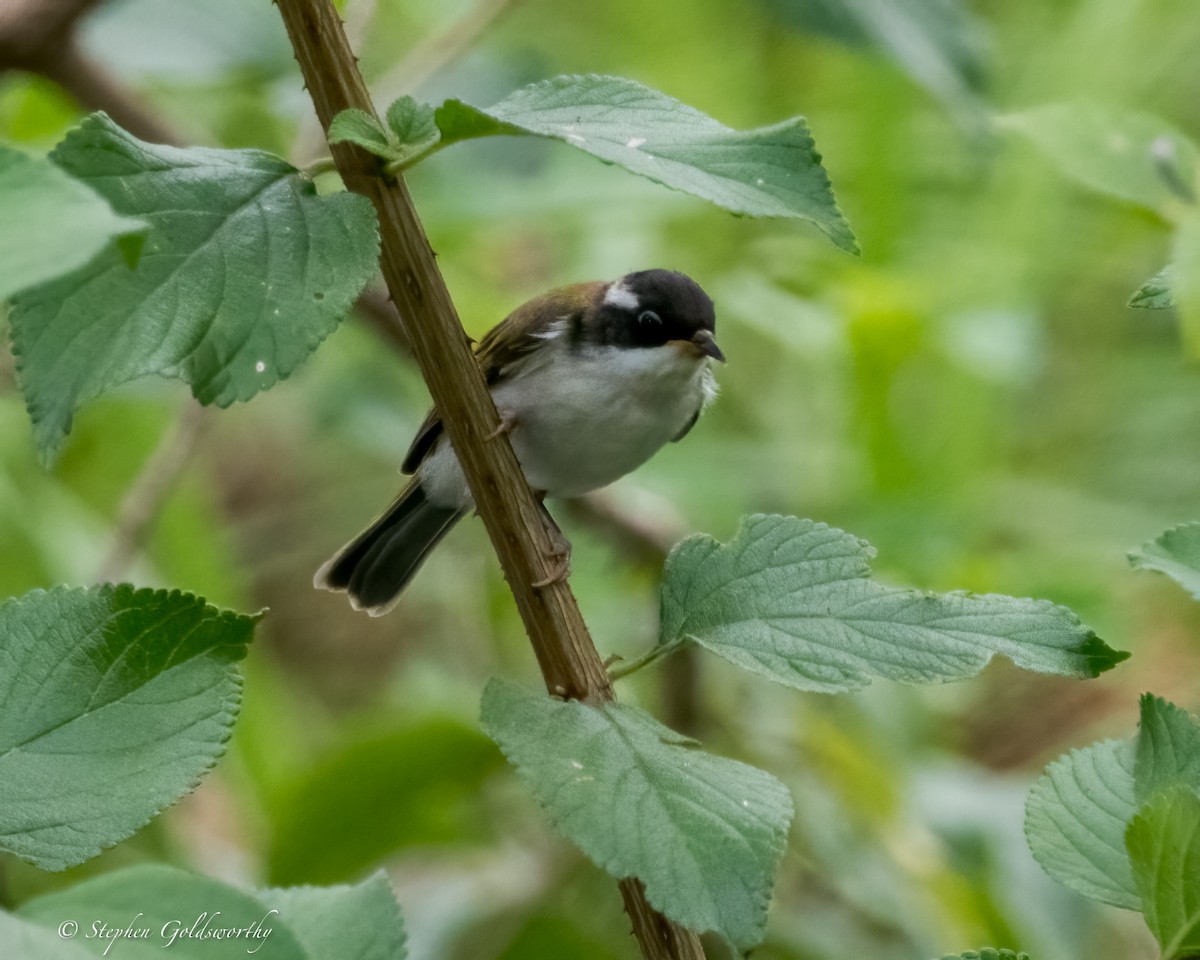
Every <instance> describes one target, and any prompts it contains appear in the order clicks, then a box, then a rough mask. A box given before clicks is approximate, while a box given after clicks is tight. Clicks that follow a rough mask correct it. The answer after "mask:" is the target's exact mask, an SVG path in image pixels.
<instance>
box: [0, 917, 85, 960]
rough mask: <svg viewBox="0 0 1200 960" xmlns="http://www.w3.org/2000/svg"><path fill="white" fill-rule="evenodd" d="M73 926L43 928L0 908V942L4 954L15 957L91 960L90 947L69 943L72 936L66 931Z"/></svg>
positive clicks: (46, 959)
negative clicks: (60, 929) (58, 928)
mask: <svg viewBox="0 0 1200 960" xmlns="http://www.w3.org/2000/svg"><path fill="white" fill-rule="evenodd" d="M65 922H67V923H68V924H69V923H70V922H71V921H70V920H67V921H65ZM75 922H78V921H75ZM73 929H74V928H73V927H71V926H69V925H68V926H66V927H64V928H63V930H62V932H61V933H60V931H58V930H47V929H46V928H45V927H44V926H41V925H39V924H36V923H32V922H30V921H28V920H23V919H21V918H20V917H14V916H13V915H12V914H11V913H5V912H4V911H3V910H0V943H2V944H4V949H5V951H7V953H6V956H10V957H13V958H15V960H92V957H93V956H94V954H93V953H92V952H91V951H90V950H88V949H87V948H86V947H83V946H80V945H79V944H76V943H73V942H72V941H73V939H74V937H73V936H71V935H70V932H71V930H73ZM81 929H82V928H81ZM83 932H85V933H86V932H87V931H83ZM79 935H80V934H79V933H76V934H75V936H79Z"/></svg>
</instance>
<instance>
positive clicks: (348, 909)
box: [255, 873, 408, 960]
mask: <svg viewBox="0 0 1200 960" xmlns="http://www.w3.org/2000/svg"><path fill="white" fill-rule="evenodd" d="M255 896H257V897H258V899H259V900H260V901H261V902H262V903H263V904H265V905H266V906H268V907H271V908H272V909H275V910H278V911H279V919H280V920H282V921H283V922H284V923H286V924H287V925H288V927H289V928H290V930H291V932H292V933H293V934H294V935H295V937H296V939H297V940H298V941H299V942H300V944H301V945H302V946H303V947H304V951H305V953H306V954H307V957H308V960H404V958H405V957H406V956H407V954H408V951H407V949H406V947H405V935H404V918H403V917H402V916H401V914H400V905H399V904H397V903H396V896H395V894H394V893H392V887H391V884H389V883H388V879H387V876H386V875H385V874H383V873H377V874H375V875H374V876H372V877H368V878H367V879H366V880H364V881H363V882H362V883H359V884H356V885H355V886H353V887H349V886H338V887H289V888H283V889H278V888H277V889H271V890H259V891H257V893H256V894H255Z"/></svg>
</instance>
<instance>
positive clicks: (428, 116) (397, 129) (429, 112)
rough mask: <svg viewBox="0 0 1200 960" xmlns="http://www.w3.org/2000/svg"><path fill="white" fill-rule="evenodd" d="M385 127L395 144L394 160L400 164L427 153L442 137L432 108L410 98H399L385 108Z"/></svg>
mask: <svg viewBox="0 0 1200 960" xmlns="http://www.w3.org/2000/svg"><path fill="white" fill-rule="evenodd" d="M387 125H388V130H389V131H390V132H391V135H392V138H393V139H394V140H395V141H396V143H397V149H396V151H395V159H396V161H397V162H398V163H401V164H403V163H406V162H407V161H408V160H410V159H411V158H412V157H415V156H417V155H419V154H421V153H424V152H425V151H427V150H428V149H429V148H430V147H432V146H433V145H434V144H436V143H437V142H438V141H439V140H440V139H441V136H442V134H441V131H440V130H438V126H437V123H436V122H435V121H434V109H433V107H431V106H430V105H429V104H427V103H419V102H417V101H416V100H414V99H413V98H412V97H400V99H398V100H395V101H394V102H393V103H392V105H391V106H390V107H388V108H387Z"/></svg>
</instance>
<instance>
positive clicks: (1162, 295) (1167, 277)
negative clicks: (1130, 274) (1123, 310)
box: [1129, 264, 1175, 310]
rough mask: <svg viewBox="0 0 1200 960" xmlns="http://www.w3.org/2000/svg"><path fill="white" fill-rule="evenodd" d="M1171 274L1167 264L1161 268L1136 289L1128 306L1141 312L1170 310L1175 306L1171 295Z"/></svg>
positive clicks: (1171, 271)
mask: <svg viewBox="0 0 1200 960" xmlns="http://www.w3.org/2000/svg"><path fill="white" fill-rule="evenodd" d="M1173 273H1174V271H1173V270H1172V268H1171V266H1170V265H1169V264H1168V265H1167V266H1165V267H1163V268H1162V269H1161V270H1160V271H1158V273H1156V274H1155V275H1154V276H1152V277H1151V278H1150V279H1149V280H1147V281H1146V282H1145V283H1143V284H1142V285H1141V286H1140V287H1138V290H1137V293H1135V294H1134V295H1133V296H1132V297H1130V299H1129V305H1130V306H1131V307H1138V308H1139V309H1141V310H1170V309H1171V308H1172V307H1174V306H1175V297H1174V295H1173V294H1172V293H1171V281H1172V279H1173V276H1172V275H1173Z"/></svg>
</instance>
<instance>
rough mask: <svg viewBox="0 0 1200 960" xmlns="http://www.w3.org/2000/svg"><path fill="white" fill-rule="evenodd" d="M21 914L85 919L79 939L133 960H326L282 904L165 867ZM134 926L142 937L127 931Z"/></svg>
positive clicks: (128, 874)
mask: <svg viewBox="0 0 1200 960" xmlns="http://www.w3.org/2000/svg"><path fill="white" fill-rule="evenodd" d="M17 912H18V914H19V915H20V916H21V917H24V918H26V919H28V920H30V921H32V922H34V923H38V924H42V925H44V926H46V927H49V928H51V929H54V930H57V929H59V928H60V927H61V925H62V924H63V923H65V922H73V923H77V924H78V925H79V934H78V937H77V942H78V943H80V944H82V945H84V946H86V947H88V948H89V949H90V950H91V951H92V952H93V953H94V954H97V955H101V956H103V955H104V951H105V949H106V948H107V949H108V950H109V954H108V955H109V956H119V957H124V958H131V960H151V958H155V957H157V958H160V960H161V958H162V956H163V955H164V954H163V952H164V950H166V951H167V953H168V955H171V956H178V957H182V958H184V960H228V958H229V957H231V956H241V955H245V954H252V955H253V956H254V957H256V958H257V960H324V958H320V957H312V958H310V957H309V956H308V955H307V954H306V952H305V950H304V948H303V947H302V946H301V945H300V942H299V940H298V939H297V937H296V936H295V934H294V933H293V932H292V930H291V929H290V928H289V926H288V924H287V922H286V921H285V920H284V919H283V917H281V916H280V915H279V914H278V913H277V912H275V908H273V907H271V906H269V905H267V904H265V903H263V902H262V901H261V900H259V899H258V898H257V897H255V896H254V895H253V894H250V893H247V892H245V891H242V890H238V889H237V888H235V887H231V886H229V885H228V884H225V883H221V882H220V881H218V880H213V879H210V878H209V877H202V876H198V875H196V874H192V873H187V872H185V871H183V870H178V869H176V868H174V867H166V866H160V865H157V864H146V865H143V866H137V867H128V868H126V869H124V870H117V871H114V872H112V873H106V874H103V875H101V876H99V877H96V878H94V879H91V880H85V881H83V882H82V883H78V884H75V885H74V886H72V887H68V888H67V889H65V890H62V891H60V892H58V893H51V894H47V895H46V896H43V897H38V898H37V899H35V900H30V901H29V902H27V903H25V904H23V905H22V906H21V909H20V910H18V911H17ZM105 930H107V933H105V932H104V931H105ZM126 930H132V931H134V932H136V933H137V934H138V935H137V936H133V935H124V936H122V935H121V934H122V933H124V931H126ZM143 931H144V933H143ZM89 934H90V936H89ZM346 956H347V958H350V957H353V955H350V954H348V955H346ZM338 960H342V958H341V957H339V958H338ZM354 960H357V958H354Z"/></svg>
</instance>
